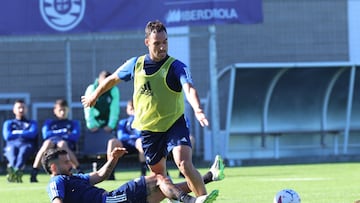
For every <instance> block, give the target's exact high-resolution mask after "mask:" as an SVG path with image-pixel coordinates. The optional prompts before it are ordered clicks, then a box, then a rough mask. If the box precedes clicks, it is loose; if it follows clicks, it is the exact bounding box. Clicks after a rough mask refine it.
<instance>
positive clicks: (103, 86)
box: [81, 73, 120, 108]
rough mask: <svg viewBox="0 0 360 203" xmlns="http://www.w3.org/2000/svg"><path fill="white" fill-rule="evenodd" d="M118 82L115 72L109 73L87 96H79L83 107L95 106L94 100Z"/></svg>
mask: <svg viewBox="0 0 360 203" xmlns="http://www.w3.org/2000/svg"><path fill="white" fill-rule="evenodd" d="M119 82H120V78H119V77H118V76H117V74H116V73H113V74H111V75H110V76H109V77H107V78H105V79H104V80H103V81H102V82H101V83H100V84H99V86H98V87H97V88H96V89H95V90H94V91H93V92H92V93H91V94H90V95H89V96H81V103H82V105H83V106H84V107H85V108H86V107H93V106H95V103H96V100H97V99H98V98H99V97H100V95H102V94H104V93H105V92H106V91H108V90H109V89H111V88H112V87H113V86H115V85H116V84H118V83H119Z"/></svg>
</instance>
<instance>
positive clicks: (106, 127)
mask: <svg viewBox="0 0 360 203" xmlns="http://www.w3.org/2000/svg"><path fill="white" fill-rule="evenodd" d="M104 130H105V131H106V132H108V133H111V131H113V129H112V128H111V127H109V126H105V127H104Z"/></svg>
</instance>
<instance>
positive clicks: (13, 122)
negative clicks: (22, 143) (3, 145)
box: [3, 118, 38, 141]
mask: <svg viewBox="0 0 360 203" xmlns="http://www.w3.org/2000/svg"><path fill="white" fill-rule="evenodd" d="M37 134H38V127H37V122H36V121H34V120H27V119H25V118H24V119H21V120H18V119H10V120H6V121H5V122H4V124H3V137H4V140H6V141H10V140H15V139H24V140H35V139H36V137H37Z"/></svg>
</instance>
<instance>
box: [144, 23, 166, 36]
mask: <svg viewBox="0 0 360 203" xmlns="http://www.w3.org/2000/svg"><path fill="white" fill-rule="evenodd" d="M163 31H164V32H166V33H167V31H166V27H165V25H164V24H163V23H162V22H160V21H159V20H155V21H150V22H148V23H147V24H146V27H145V38H147V37H149V35H151V33H153V32H155V33H156V32H163Z"/></svg>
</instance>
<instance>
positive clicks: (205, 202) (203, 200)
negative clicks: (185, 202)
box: [195, 190, 219, 203]
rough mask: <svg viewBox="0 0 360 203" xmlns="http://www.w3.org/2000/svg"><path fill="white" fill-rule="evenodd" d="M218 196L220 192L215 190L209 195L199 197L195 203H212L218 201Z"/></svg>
mask: <svg viewBox="0 0 360 203" xmlns="http://www.w3.org/2000/svg"><path fill="white" fill-rule="evenodd" d="M218 195H219V190H213V191H211V192H210V193H209V194H207V195H202V196H199V197H197V198H196V201H195V203H211V202H213V201H215V200H216V198H217V196H218Z"/></svg>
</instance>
